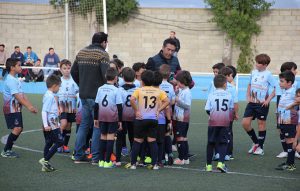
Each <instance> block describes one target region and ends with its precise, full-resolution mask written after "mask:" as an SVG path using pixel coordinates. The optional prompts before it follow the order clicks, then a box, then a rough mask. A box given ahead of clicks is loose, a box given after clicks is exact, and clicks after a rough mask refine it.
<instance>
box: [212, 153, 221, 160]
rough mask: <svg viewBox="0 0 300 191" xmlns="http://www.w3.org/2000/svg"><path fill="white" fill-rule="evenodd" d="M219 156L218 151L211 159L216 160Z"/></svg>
mask: <svg viewBox="0 0 300 191" xmlns="http://www.w3.org/2000/svg"><path fill="white" fill-rule="evenodd" d="M219 158H220V154H219V153H216V154H215V155H214V156H213V161H218V160H219Z"/></svg>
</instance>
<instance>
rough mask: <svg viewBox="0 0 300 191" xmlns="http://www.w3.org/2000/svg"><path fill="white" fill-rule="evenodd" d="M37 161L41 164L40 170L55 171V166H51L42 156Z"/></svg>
mask: <svg viewBox="0 0 300 191" xmlns="http://www.w3.org/2000/svg"><path fill="white" fill-rule="evenodd" d="M39 163H40V164H41V165H42V171H43V172H52V171H55V168H54V167H52V166H51V164H50V163H49V162H48V161H46V160H45V159H44V158H41V159H40V160H39Z"/></svg>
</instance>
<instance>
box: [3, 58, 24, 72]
mask: <svg viewBox="0 0 300 191" xmlns="http://www.w3.org/2000/svg"><path fill="white" fill-rule="evenodd" d="M5 70H6V71H7V72H8V73H12V74H13V75H15V74H20V73H21V72H22V68H21V61H20V59H18V58H8V59H7V60H6V64H5Z"/></svg>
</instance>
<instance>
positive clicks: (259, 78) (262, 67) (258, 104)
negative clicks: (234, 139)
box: [242, 54, 276, 155]
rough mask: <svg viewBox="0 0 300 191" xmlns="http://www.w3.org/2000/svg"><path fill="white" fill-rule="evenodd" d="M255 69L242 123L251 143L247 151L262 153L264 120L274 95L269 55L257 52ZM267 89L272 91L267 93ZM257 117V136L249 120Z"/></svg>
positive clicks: (251, 77) (264, 132) (264, 133)
mask: <svg viewBox="0 0 300 191" xmlns="http://www.w3.org/2000/svg"><path fill="white" fill-rule="evenodd" d="M255 61H256V65H255V67H256V69H255V70H253V71H252V73H251V76H250V81H249V84H248V88H247V101H248V104H247V107H246V109H245V113H244V117H243V120H242V125H243V128H244V129H245V131H246V132H247V134H248V135H249V137H250V138H251V140H252V141H253V145H252V146H251V148H250V150H249V151H248V153H249V154H255V155H264V150H263V146H264V142H265V138H266V120H267V116H268V112H269V103H270V101H271V100H272V98H273V97H274V96H275V86H276V85H275V84H276V82H275V80H274V78H273V76H272V74H271V72H270V71H268V70H267V67H268V65H269V64H270V61H271V59H270V57H269V56H268V55H267V54H259V55H257V56H256V57H255ZM269 90H270V91H271V92H272V93H271V94H269ZM255 118H257V123H258V138H257V136H256V133H255V131H254V129H253V128H252V127H251V121H252V120H253V119H255Z"/></svg>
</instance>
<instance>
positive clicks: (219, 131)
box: [207, 127, 229, 143]
mask: <svg viewBox="0 0 300 191" xmlns="http://www.w3.org/2000/svg"><path fill="white" fill-rule="evenodd" d="M228 131H229V128H228V127H208V133H207V136H208V139H207V141H208V143H228V141H229V133H228Z"/></svg>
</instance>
